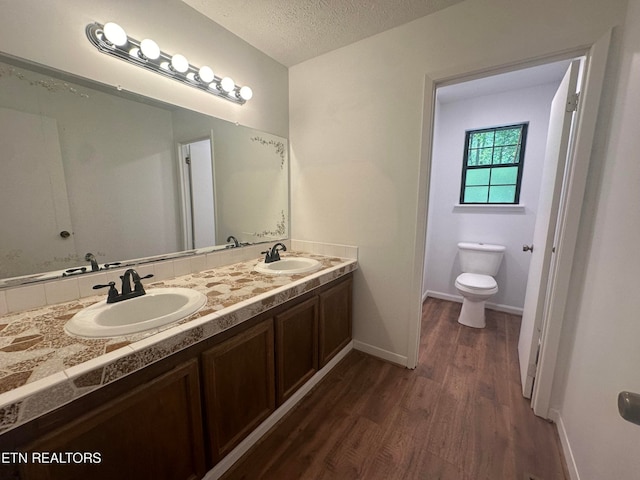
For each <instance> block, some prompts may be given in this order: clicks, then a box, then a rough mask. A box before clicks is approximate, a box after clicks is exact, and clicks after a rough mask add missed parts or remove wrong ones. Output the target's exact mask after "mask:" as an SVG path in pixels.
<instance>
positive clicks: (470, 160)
mask: <svg viewBox="0 0 640 480" xmlns="http://www.w3.org/2000/svg"><path fill="white" fill-rule="evenodd" d="M467 165H471V166H472V167H473V166H474V165H478V150H469V155H468V157H467Z"/></svg>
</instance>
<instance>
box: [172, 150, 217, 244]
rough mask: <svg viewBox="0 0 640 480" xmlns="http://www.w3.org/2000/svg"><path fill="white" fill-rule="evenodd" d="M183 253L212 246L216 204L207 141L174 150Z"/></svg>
mask: <svg viewBox="0 0 640 480" xmlns="http://www.w3.org/2000/svg"><path fill="white" fill-rule="evenodd" d="M178 150H179V161H180V178H181V190H182V212H183V236H184V245H185V250H191V249H197V248H204V247H209V246H211V245H215V244H216V224H215V218H216V202H215V187H214V186H215V178H214V168H213V165H214V164H213V161H214V159H213V144H212V140H211V138H204V139H199V140H194V141H192V142H188V143H182V144H180V145H179V146H178Z"/></svg>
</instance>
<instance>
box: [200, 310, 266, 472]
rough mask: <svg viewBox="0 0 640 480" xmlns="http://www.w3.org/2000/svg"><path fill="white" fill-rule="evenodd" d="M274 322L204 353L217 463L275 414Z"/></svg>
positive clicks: (213, 456) (211, 440)
mask: <svg viewBox="0 0 640 480" xmlns="http://www.w3.org/2000/svg"><path fill="white" fill-rule="evenodd" d="M273 362H274V359H273V320H272V319H271V318H268V319H267V320H264V321H262V322H260V323H259V324H257V325H255V326H253V327H251V328H250V329H248V330H245V331H244V332H241V333H239V334H237V335H235V336H233V337H231V338H229V339H228V340H226V341H224V342H223V343H220V344H219V345H216V346H215V347H213V348H211V349H209V350H207V351H205V352H204V353H203V354H202V375H203V384H204V410H205V417H206V427H207V433H208V435H209V443H210V455H211V459H212V463H213V464H215V463H217V462H218V461H219V460H220V459H221V458H222V457H224V456H225V455H226V454H227V453H229V452H230V451H231V450H232V449H233V448H234V447H235V446H236V445H237V444H238V443H240V441H242V439H244V438H245V437H246V436H247V435H248V434H249V433H251V431H252V430H253V429H255V428H256V427H257V426H258V425H259V424H260V423H261V422H262V421H263V420H265V419H266V418H267V417H268V416H269V415H271V413H272V412H273V411H274V410H275V392H274V385H275V372H274V363H273Z"/></svg>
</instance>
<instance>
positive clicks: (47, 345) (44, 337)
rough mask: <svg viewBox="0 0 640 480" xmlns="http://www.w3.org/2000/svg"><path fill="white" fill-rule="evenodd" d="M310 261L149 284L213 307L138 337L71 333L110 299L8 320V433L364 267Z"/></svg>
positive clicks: (3, 399) (0, 365)
mask: <svg viewBox="0 0 640 480" xmlns="http://www.w3.org/2000/svg"><path fill="white" fill-rule="evenodd" d="M290 255H291V256H295V255H296V254H295V253H292V254H290ZM304 256H306V257H311V258H315V259H317V260H319V261H320V262H321V264H322V269H321V270H319V271H317V272H313V273H310V274H304V275H277V276H276V275H268V274H262V273H259V272H256V271H254V270H253V267H254V265H255V264H256V262H257V260H251V261H247V262H241V263H236V264H233V265H228V266H225V267H218V268H215V269H211V270H205V271H202V272H199V273H193V274H190V275H185V276H183V277H179V278H175V279H172V280H167V281H163V282H155V283H145V285H146V287H148V289H149V290H151V289H152V288H153V287H184V288H193V289H195V290H198V291H200V292H202V293H204V294H205V295H206V296H207V303H206V305H205V306H204V307H203V308H202V309H201V310H200V311H198V312H197V313H195V314H193V315H192V316H190V317H188V318H187V319H184V320H182V321H180V322H176V323H172V324H170V325H166V326H164V327H161V328H157V329H154V330H151V331H148V332H144V333H138V334H134V335H128V336H122V337H115V338H106V339H84V338H75V337H71V336H69V335H67V334H65V333H64V330H63V327H64V324H65V323H66V322H67V321H68V320H69V319H70V318H71V317H72V316H73V315H74V314H75V313H76V312H78V311H79V310H81V309H83V308H85V307H87V306H89V305H91V304H93V303H96V302H98V301H100V300H102V299H104V298H105V295H97V296H93V297H87V298H82V299H80V300H76V301H72V302H67V303H62V304H58V305H51V306H46V307H42V308H37V309H34V310H28V311H23V312H18V313H9V314H7V315H4V316H0V433H1V432H4V431H7V430H9V429H11V428H14V427H16V426H18V425H20V424H23V423H26V422H28V421H29V420H32V419H34V418H36V417H38V416H40V415H42V414H44V413H46V412H48V411H51V410H53V409H55V408H57V407H59V406H62V405H64V404H65V403H68V402H70V401H72V400H74V399H76V398H78V397H80V396H82V395H85V394H87V393H89V392H91V391H93V390H95V389H97V388H100V387H101V386H103V385H106V384H108V383H110V382H113V381H114V380H117V379H118V378H120V377H122V376H124V375H128V374H130V373H133V372H135V371H136V370H139V369H141V368H143V367H144V366H146V365H149V364H151V363H153V362H155V361H158V360H160V359H162V358H165V357H167V356H169V355H171V354H172V353H175V352H177V351H179V350H182V349H184V348H187V347H189V346H190V345H193V344H195V343H197V342H200V341H202V340H204V339H206V338H209V337H211V336H213V335H215V334H217V333H220V332H222V331H224V330H227V329H229V328H231V327H233V326H235V325H238V324H239V323H242V322H243V321H245V320H248V319H249V318H252V317H254V316H256V315H258V314H259V313H261V312H263V311H266V310H268V309H270V308H272V307H274V306H277V305H280V304H282V303H284V302H286V301H288V300H290V299H292V298H294V297H297V296H299V295H302V294H303V293H305V292H307V291H309V290H312V289H314V288H317V287H319V286H321V285H324V284H326V283H328V282H330V281H332V280H334V279H336V278H339V277H341V276H343V275H346V274H347V273H349V272H351V271H353V270H355V269H356V268H357V263H356V261H355V260H350V259H343V258H336V257H325V256H320V255H313V254H306V253H305V254H304Z"/></svg>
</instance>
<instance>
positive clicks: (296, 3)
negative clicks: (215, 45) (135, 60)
mask: <svg viewBox="0 0 640 480" xmlns="http://www.w3.org/2000/svg"><path fill="white" fill-rule="evenodd" d="M182 1H183V2H184V3H186V4H187V5H189V6H191V7H192V8H194V9H195V10H198V11H199V12H200V13H202V14H203V15H206V16H207V17H209V18H210V19H211V20H213V21H214V22H216V23H217V24H219V25H222V26H223V27H224V28H226V29H227V30H229V31H231V32H232V33H234V34H235V35H237V36H238V37H240V38H242V39H243V40H245V41H246V42H247V43H249V44H251V45H253V46H254V47H256V48H257V49H258V50H261V51H262V52H264V53H266V54H267V55H269V56H270V57H271V58H273V59H275V60H277V61H278V62H280V63H282V64H283V65H285V66H287V67H290V66H292V65H295V64H297V63H300V62H303V61H305V60H308V59H310V58H313V57H316V56H318V55H321V54H323V53H326V52H329V51H331V50H335V49H337V48H340V47H343V46H345V45H349V44H350V43H353V42H357V41H358V40H361V39H363V38H366V37H369V36H371V35H375V34H376V33H380V32H383V31H385V30H388V29H390V28H393V27H396V26H398V25H402V24H403V23H407V22H410V21H411V20H415V19H416V18H420V17H423V16H425V15H429V14H431V13H434V12H437V11H438V10H442V9H443V8H446V7H449V6H451V5H454V4H456V3H460V2H461V1H463V0H182Z"/></svg>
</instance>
